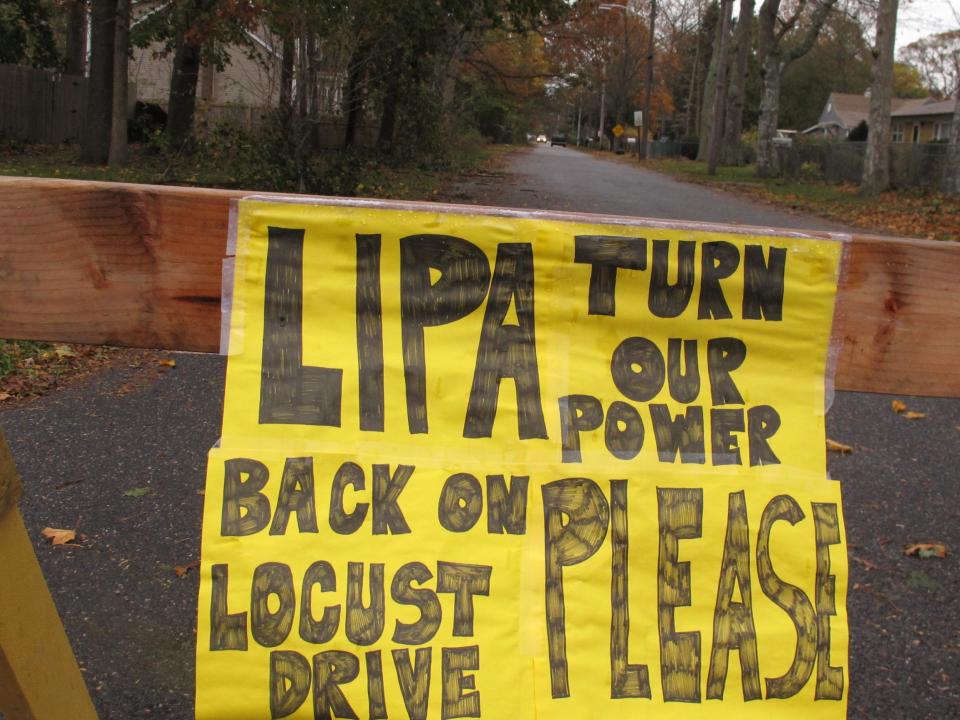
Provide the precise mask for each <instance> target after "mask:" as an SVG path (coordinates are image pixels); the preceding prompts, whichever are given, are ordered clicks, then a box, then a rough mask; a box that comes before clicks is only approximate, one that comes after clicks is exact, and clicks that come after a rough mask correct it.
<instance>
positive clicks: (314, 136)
mask: <svg viewBox="0 0 960 720" xmlns="http://www.w3.org/2000/svg"><path fill="white" fill-rule="evenodd" d="M308 35H309V38H310V43H309V46H308V47H309V51H308V52H309V55H308V56H307V65H308V67H309V79H308V82H309V85H308V87H309V90H310V98H309V100H310V101H309V103H308V104H309V106H310V149H311V150H313V152H317V151H318V150H320V139H321V138H320V80H319V78H320V70H319V67H320V38H319V36H318V35H317V33H316V31H315V30H310V31H309V32H308Z"/></svg>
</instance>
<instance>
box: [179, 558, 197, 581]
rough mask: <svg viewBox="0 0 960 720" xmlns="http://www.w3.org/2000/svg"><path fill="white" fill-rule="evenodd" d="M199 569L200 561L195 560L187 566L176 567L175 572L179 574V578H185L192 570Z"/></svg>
mask: <svg viewBox="0 0 960 720" xmlns="http://www.w3.org/2000/svg"><path fill="white" fill-rule="evenodd" d="M198 567H200V561H199V560H194V561H193V562H191V563H187V564H186V565H175V566H174V568H173V571H174V572H175V573H176V574H177V577H184V576H185V575H186V574H187V573H188V572H190V570H192V569H194V568H198Z"/></svg>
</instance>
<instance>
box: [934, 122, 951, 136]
mask: <svg viewBox="0 0 960 720" xmlns="http://www.w3.org/2000/svg"><path fill="white" fill-rule="evenodd" d="M947 127H948V126H947V123H941V122H938V123H936V124H934V126H933V139H934V140H946V139H947V136H948V135H949V132H948V130H947Z"/></svg>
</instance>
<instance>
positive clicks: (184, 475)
mask: <svg viewBox="0 0 960 720" xmlns="http://www.w3.org/2000/svg"><path fill="white" fill-rule="evenodd" d="M455 196H456V199H458V200H460V201H476V202H486V203H496V204H503V205H514V206H520V207H538V208H552V209H562V210H579V211H590V212H608V213H617V214H626V215H648V216H653V217H668V218H674V219H687V220H708V221H722V222H739V223H746V224H761V225H772V226H780V227H799V228H818V229H825V230H837V231H842V230H843V228H841V227H839V226H837V225H834V224H831V223H827V222H824V221H821V220H816V219H813V218H806V217H803V216H800V215H792V214H789V213H784V212H781V211H778V210H775V209H773V208H770V207H768V206H764V205H759V204H754V203H750V202H747V201H745V200H742V199H739V198H736V197H732V196H729V195H726V194H723V193H718V192H713V191H710V190H707V189H704V188H702V187H698V186H688V185H684V184H681V183H677V182H674V181H672V180H669V179H667V178H664V177H662V176H660V175H657V174H654V173H649V172H642V171H639V170H637V169H636V168H632V167H630V166H629V165H627V164H624V163H617V162H613V161H608V160H601V159H597V158H595V157H592V156H589V155H584V154H581V153H578V152H577V151H575V150H570V149H561V148H553V149H550V148H545V147H537V148H534V149H533V150H532V151H530V152H525V153H520V154H517V155H516V156H514V157H513V158H512V159H511V160H510V162H509V164H508V166H507V174H506V176H496V177H483V176H481V177H478V178H475V179H474V181H472V182H471V183H468V184H465V185H463V186H461V187H460V188H458V189H457V190H456V191H455ZM176 359H177V366H176V368H175V369H172V370H170V371H168V372H164V373H158V372H157V371H156V369H155V368H149V367H138V368H137V367H127V366H123V367H115V368H113V369H110V370H107V371H104V372H102V373H100V374H98V375H96V376H94V377H92V378H89V379H87V380H86V381H83V382H82V383H81V384H78V385H75V386H73V387H70V388H68V389H65V390H62V391H60V392H58V393H56V394H53V395H50V396H48V397H46V398H43V399H41V400H38V401H35V402H32V403H30V404H28V405H25V406H23V407H20V408H17V409H13V410H7V411H4V412H0V425H2V427H3V429H4V431H5V432H6V434H7V438H8V440H9V442H10V445H11V447H12V449H13V452H14V457H15V458H16V459H17V463H18V465H19V468H20V471H21V474H22V476H23V479H24V484H25V487H26V492H25V497H24V501H23V504H22V509H23V512H24V515H25V519H26V523H27V527H28V528H29V530H30V532H31V533H33V534H34V537H35V538H36V539H37V543H36V547H37V553H38V555H39V557H40V560H41V563H42V565H43V567H44V571H45V573H46V575H47V578H48V581H49V585H50V588H51V591H52V593H53V595H54V597H55V599H56V602H57V605H58V607H59V609H60V611H61V613H62V615H63V618H64V621H65V624H66V627H67V631H68V634H69V636H70V638H71V639H72V641H73V644H74V647H75V649H76V653H77V656H78V658H79V661H80V663H81V665H82V667H83V671H84V674H85V677H86V679H87V681H88V684H89V686H90V689H91V692H92V694H93V696H94V700H95V703H96V705H97V708H98V710H99V712H100V714H101V717H102V718H104V720H108V719H110V720H114V719H115V720H126V719H128V718H144V717H149V718H171V719H172V718H176V719H178V720H179V719H180V718H183V719H186V718H190V717H192V712H193V704H192V695H193V663H194V643H195V639H196V638H195V623H196V612H197V608H196V592H197V575H196V572H195V570H188V571H187V573H186V575H185V576H184V577H179V576H178V575H177V573H176V572H175V571H174V568H175V567H177V566H180V567H181V568H182V567H185V566H189V565H190V563H191V562H192V561H196V560H197V559H198V552H199V531H200V515H201V509H202V503H203V497H202V495H201V494H200V492H201V491H202V488H203V483H204V468H205V457H206V452H207V450H208V448H209V447H210V446H211V445H213V443H214V442H215V441H216V440H217V437H218V434H219V425H220V415H221V412H222V404H221V403H222V392H223V372H224V360H223V359H222V358H220V357H216V356H204V355H192V354H182V353H181V354H177V355H176ZM903 399H905V400H906V402H907V403H908V404H909V406H910V408H911V409H913V410H916V411H920V412H924V413H926V414H927V416H926V418H924V419H923V420H917V421H913V422H911V421H907V420H904V419H903V418H902V417H901V416H898V415H895V414H894V413H893V412H891V411H890V397H887V396H878V395H865V394H854V393H838V394H837V397H836V400H835V402H834V405H833V409H832V410H831V411H830V413H829V416H828V434H829V436H830V437H832V438H834V439H836V440H838V441H841V442H844V443H846V444H848V445H852V446H853V447H854V448H855V451H854V452H853V453H852V454H850V455H843V456H839V455H834V454H831V455H830V457H829V463H830V465H829V469H830V472H831V474H832V475H833V476H834V477H836V478H839V479H840V482H842V484H843V493H844V512H845V515H846V525H847V540H848V543H849V549H850V567H851V571H850V588H851V590H850V595H849V599H848V608H849V615H850V624H851V652H850V677H851V683H850V688H849V690H850V695H849V697H850V702H849V717H851V718H947V717H960V632H958V628H960V612H958V611H960V602H958V598H957V595H958V591H960V582H958V576H960V575H958V572H957V560H956V556H955V555H951V556H949V557H948V558H947V559H946V560H918V559H914V558H907V557H904V556H903V552H902V551H903V547H904V546H905V545H906V544H908V543H912V542H917V541H928V540H932V541H940V542H945V543H946V544H947V545H949V546H950V547H951V548H954V549H956V548H957V547H958V546H960V522H958V520H960V513H958V511H957V480H958V477H960V471H958V465H957V459H958V457H960V453H958V448H960V432H958V430H957V427H958V426H960V403H957V402H955V401H948V400H935V399H920V398H917V399H911V398H903ZM143 488H148V491H147V492H146V494H143V493H144V491H143V490H142V489H143ZM48 525H50V526H54V527H74V526H75V525H76V526H77V527H78V528H79V529H80V531H81V532H83V533H85V534H86V535H87V536H88V539H87V540H86V541H85V543H84V546H83V547H79V548H69V549H64V548H52V547H50V546H49V545H47V544H46V543H44V542H41V541H40V539H39V531H40V530H41V529H42V528H43V527H45V526H48ZM51 691H54V689H53V688H51Z"/></svg>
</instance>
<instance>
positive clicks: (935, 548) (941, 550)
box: [903, 542, 949, 558]
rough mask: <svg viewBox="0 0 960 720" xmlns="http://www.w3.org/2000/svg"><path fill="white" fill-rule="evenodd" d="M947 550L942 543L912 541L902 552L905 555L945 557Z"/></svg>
mask: <svg viewBox="0 0 960 720" xmlns="http://www.w3.org/2000/svg"><path fill="white" fill-rule="evenodd" d="M948 553H949V550H947V546H946V545H944V544H943V543H938V542H934V543H913V544H911V545H907V547H905V548H904V549H903V554H904V555H906V556H907V557H918V558H945V557H946V556H947V554H948Z"/></svg>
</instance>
